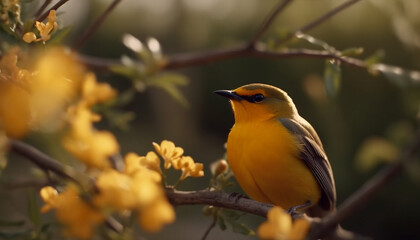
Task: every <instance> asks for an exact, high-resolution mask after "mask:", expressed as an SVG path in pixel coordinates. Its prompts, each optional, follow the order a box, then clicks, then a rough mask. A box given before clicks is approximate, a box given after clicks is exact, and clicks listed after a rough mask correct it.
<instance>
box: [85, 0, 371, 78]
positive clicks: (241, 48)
mask: <svg viewBox="0 0 420 240" xmlns="http://www.w3.org/2000/svg"><path fill="white" fill-rule="evenodd" d="M358 1H360V0H349V1H347V2H345V3H343V4H341V5H340V6H338V7H337V8H334V9H332V10H331V11H329V12H327V13H326V14H325V15H323V16H321V17H320V18H318V19H316V20H314V21H313V22H311V23H309V24H308V25H305V26H303V27H302V28H300V29H298V30H296V31H295V32H294V33H293V34H291V35H290V37H289V38H287V39H286V40H284V42H286V41H288V40H290V38H291V37H293V36H294V35H295V34H296V33H298V32H305V31H308V30H310V29H312V28H314V27H316V26H318V25H319V24H321V23H322V22H324V21H326V20H327V19H329V18H331V17H332V16H334V15H335V14H337V13H339V12H340V11H343V10H344V9H346V8H348V7H349V6H351V5H352V4H354V3H356V2H358ZM290 2H291V0H283V1H281V2H279V4H278V5H277V7H275V8H274V10H273V11H272V12H271V13H270V14H269V15H268V16H267V18H266V19H265V20H264V21H263V22H262V23H261V25H260V26H259V28H258V30H257V31H256V33H255V34H254V35H253V36H252V38H251V39H250V40H249V41H248V42H247V43H246V44H237V45H236V46H232V47H230V48H225V49H216V50H210V51H206V52H197V53H187V54H176V55H172V56H169V57H167V59H166V63H165V64H164V65H163V66H162V67H161V70H169V69H179V68H185V67H192V66H197V65H204V64H209V63H213V62H216V61H221V60H226V59H235V58H239V57H245V56H251V57H258V58H291V57H315V58H324V59H331V58H332V59H336V60H339V61H341V62H343V63H345V64H348V65H350V66H355V67H360V68H366V67H367V65H366V64H365V63H364V62H363V61H362V60H359V59H356V58H350V57H344V56H341V55H340V54H339V53H332V52H328V51H325V50H311V49H284V50H283V51H270V50H268V49H267V47H266V45H265V44H264V43H261V42H258V40H259V39H260V38H261V36H262V35H263V34H264V32H266V31H267V29H268V28H269V27H270V25H271V24H272V23H273V20H274V19H275V17H276V16H277V15H278V14H279V13H280V12H281V11H282V10H283V9H284V8H285V7H286V6H287V5H288V4H289V3H290ZM79 59H80V61H81V62H83V63H84V64H86V65H88V66H90V67H93V68H99V69H108V68H109V67H110V66H115V65H121V64H122V63H121V61H120V60H111V59H101V58H95V57H90V56H83V55H79Z"/></svg>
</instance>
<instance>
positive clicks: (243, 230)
mask: <svg viewBox="0 0 420 240" xmlns="http://www.w3.org/2000/svg"><path fill="white" fill-rule="evenodd" d="M228 222H229V224H230V225H231V227H232V230H233V231H234V232H235V233H239V234H242V235H246V236H254V235H255V232H254V230H252V229H250V228H249V227H248V226H246V225H245V224H243V223H239V222H237V221H228Z"/></svg>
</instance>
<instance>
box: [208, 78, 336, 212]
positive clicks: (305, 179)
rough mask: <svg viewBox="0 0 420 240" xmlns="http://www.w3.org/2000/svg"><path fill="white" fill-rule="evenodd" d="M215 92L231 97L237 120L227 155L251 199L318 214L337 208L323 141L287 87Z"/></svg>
mask: <svg viewBox="0 0 420 240" xmlns="http://www.w3.org/2000/svg"><path fill="white" fill-rule="evenodd" d="M215 93H217V94H219V95H221V96H223V97H227V98H229V99H230V102H231V105H232V109H233V112H234V116H235V124H234V125H233V127H232V129H231V131H230V133H229V137H228V140H227V158H228V162H229V165H230V167H231V169H232V171H233V173H234V175H235V177H236V179H237V181H238V182H239V184H240V185H241V187H242V189H243V190H244V191H245V192H246V193H247V194H248V195H249V196H250V197H251V198H252V199H254V200H257V201H261V202H266V203H271V204H274V205H277V206H280V207H282V208H284V209H292V210H293V209H294V210H297V211H298V212H303V211H306V212H307V213H308V214H309V215H311V216H319V217H320V216H324V215H326V214H327V213H329V212H331V211H333V210H334V209H335V205H336V192H335V184H334V178H333V174H332V170H331V166H330V163H329V162H328V158H327V156H326V154H325V151H324V148H323V146H322V143H321V140H320V139H319V137H318V134H317V133H316V132H315V130H314V128H313V127H312V126H311V124H309V123H308V122H307V121H306V120H305V119H303V118H302V117H301V116H300V115H299V114H298V111H297V109H296V107H295V104H294V103H293V101H292V99H291V98H290V97H289V96H288V95H287V93H286V92H285V91H283V90H281V89H279V88H277V87H273V86H270V85H266V84H260V83H254V84H249V85H245V86H242V87H239V88H237V89H235V90H218V91H215Z"/></svg>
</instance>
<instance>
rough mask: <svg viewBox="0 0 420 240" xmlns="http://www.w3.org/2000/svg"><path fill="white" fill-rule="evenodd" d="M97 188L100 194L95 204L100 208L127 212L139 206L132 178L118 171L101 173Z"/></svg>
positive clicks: (111, 170)
mask: <svg viewBox="0 0 420 240" xmlns="http://www.w3.org/2000/svg"><path fill="white" fill-rule="evenodd" d="M96 187H97V188H98V189H99V194H98V195H96V196H95V199H94V203H95V205H97V206H99V207H108V208H110V207H111V208H113V209H118V210H127V209H133V208H134V207H135V206H136V204H137V201H136V198H135V195H134V194H133V188H134V186H133V180H132V178H130V176H127V175H125V174H123V173H120V172H118V171H116V170H113V169H109V170H105V171H103V172H101V173H100V175H99V177H98V179H97V180H96Z"/></svg>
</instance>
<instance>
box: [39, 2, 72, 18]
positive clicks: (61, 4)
mask: <svg viewBox="0 0 420 240" xmlns="http://www.w3.org/2000/svg"><path fill="white" fill-rule="evenodd" d="M68 1H69V0H60V1H59V2H57V3H56V4H55V5H54V6H52V7H51V8H50V9H48V11H46V12H45V13H44V14H42V15H41V16H39V17H38V18H37V19H36V21H39V22H42V21H44V20H45V18H47V17H48V14H49V13H50V11H51V10H57V9H59V8H60V7H61V6H63V5H64V4H65V3H66V2H68Z"/></svg>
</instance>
